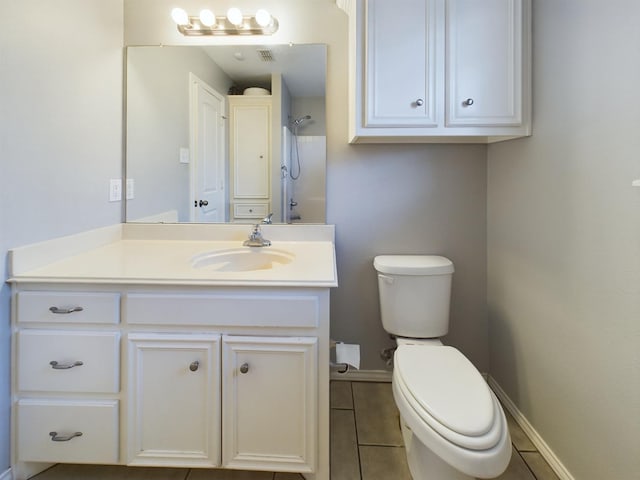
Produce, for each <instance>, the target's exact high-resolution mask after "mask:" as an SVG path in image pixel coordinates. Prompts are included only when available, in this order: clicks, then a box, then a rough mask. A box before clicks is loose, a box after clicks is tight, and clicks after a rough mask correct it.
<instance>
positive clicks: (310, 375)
mask: <svg viewBox="0 0 640 480" xmlns="http://www.w3.org/2000/svg"><path fill="white" fill-rule="evenodd" d="M316 343H317V340H316V338H308V337H304V338H299V337H296V338H283V337H282V338H281V337H234V336H224V337H223V344H222V352H223V374H222V375H223V392H224V393H223V413H224V415H223V420H222V432H223V435H222V437H223V446H222V457H223V466H225V467H232V468H241V469H253V470H255V469H262V470H270V471H292V472H313V471H314V470H315V468H316V442H317V440H316V437H317V424H318V420H317V346H316Z"/></svg>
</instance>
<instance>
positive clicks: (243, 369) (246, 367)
mask: <svg viewBox="0 0 640 480" xmlns="http://www.w3.org/2000/svg"><path fill="white" fill-rule="evenodd" d="M248 371H249V364H248V363H243V364H242V365H241V366H240V373H247V372H248Z"/></svg>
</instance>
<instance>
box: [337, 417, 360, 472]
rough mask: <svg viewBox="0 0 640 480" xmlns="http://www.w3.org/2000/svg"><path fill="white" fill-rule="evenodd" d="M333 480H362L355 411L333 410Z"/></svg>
mask: <svg viewBox="0 0 640 480" xmlns="http://www.w3.org/2000/svg"><path fill="white" fill-rule="evenodd" d="M330 443H331V480H360V463H359V460H358V440H357V437H356V424H355V419H354V416H353V410H336V409H333V410H331V442H330Z"/></svg>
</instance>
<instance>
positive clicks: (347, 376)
mask: <svg viewBox="0 0 640 480" xmlns="http://www.w3.org/2000/svg"><path fill="white" fill-rule="evenodd" d="M331 380H345V381H347V382H390V381H391V372H390V371H387V370H354V369H349V370H348V371H347V372H346V373H338V372H331ZM0 480H1V479H0Z"/></svg>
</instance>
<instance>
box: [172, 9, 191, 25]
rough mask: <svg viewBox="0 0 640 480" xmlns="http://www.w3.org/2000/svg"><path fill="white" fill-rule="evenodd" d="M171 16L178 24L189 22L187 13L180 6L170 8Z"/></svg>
mask: <svg viewBox="0 0 640 480" xmlns="http://www.w3.org/2000/svg"><path fill="white" fill-rule="evenodd" d="M171 18H173V21H174V22H176V23H177V24H178V25H188V24H189V15H187V12H185V11H184V10H183V9H181V8H174V9H173V10H171Z"/></svg>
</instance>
